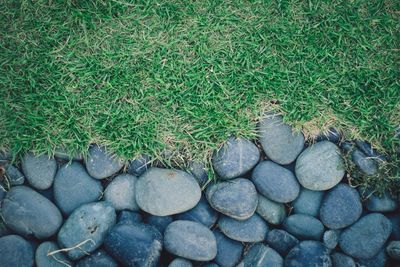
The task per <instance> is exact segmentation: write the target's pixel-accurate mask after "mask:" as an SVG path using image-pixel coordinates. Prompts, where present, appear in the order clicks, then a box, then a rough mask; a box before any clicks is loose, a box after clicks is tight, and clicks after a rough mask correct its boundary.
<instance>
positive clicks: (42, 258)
mask: <svg viewBox="0 0 400 267" xmlns="http://www.w3.org/2000/svg"><path fill="white" fill-rule="evenodd" d="M59 249H60V248H59V247H58V245H57V244H56V243H55V242H49V241H47V242H43V243H42V244H40V245H39V246H38V248H37V249H36V252H35V263H36V266H38V267H65V266H66V264H68V265H70V266H72V263H71V261H70V260H69V259H68V258H67V256H66V255H65V253H64V252H58V253H55V254H53V255H48V254H49V253H51V252H54V251H57V250H59Z"/></svg>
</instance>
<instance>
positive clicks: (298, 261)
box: [285, 240, 332, 267]
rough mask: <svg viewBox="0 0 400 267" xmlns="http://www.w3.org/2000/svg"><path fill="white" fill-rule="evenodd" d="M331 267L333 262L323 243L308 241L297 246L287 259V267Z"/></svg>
mask: <svg viewBox="0 0 400 267" xmlns="http://www.w3.org/2000/svg"><path fill="white" fill-rule="evenodd" d="M292 266H293V267H294V266H296V267H311V266H318V267H331V266H332V260H331V258H330V256H329V249H327V248H326V247H325V246H324V245H323V244H322V243H321V242H318V241H312V240H307V241H303V242H300V243H299V244H298V245H297V246H295V247H294V248H293V249H292V250H291V251H290V252H289V254H288V255H287V257H286V258H285V267H292Z"/></svg>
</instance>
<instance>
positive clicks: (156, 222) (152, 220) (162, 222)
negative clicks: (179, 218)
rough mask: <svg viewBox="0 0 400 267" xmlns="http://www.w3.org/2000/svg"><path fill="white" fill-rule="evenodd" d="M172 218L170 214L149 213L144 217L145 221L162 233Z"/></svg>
mask: <svg viewBox="0 0 400 267" xmlns="http://www.w3.org/2000/svg"><path fill="white" fill-rule="evenodd" d="M172 221H173V219H172V217H171V216H155V215H149V216H147V217H146V222H147V223H148V224H151V225H153V226H154V227H155V228H157V230H158V231H159V232H160V233H161V234H163V233H164V231H165V229H166V228H167V226H168V225H169V224H170V223H172Z"/></svg>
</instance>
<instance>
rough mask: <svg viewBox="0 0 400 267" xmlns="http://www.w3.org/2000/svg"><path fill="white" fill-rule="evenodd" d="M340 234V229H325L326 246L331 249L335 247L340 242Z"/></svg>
mask: <svg viewBox="0 0 400 267" xmlns="http://www.w3.org/2000/svg"><path fill="white" fill-rule="evenodd" d="M339 235H340V231H339V230H327V231H325V232H324V236H323V237H322V240H323V241H324V245H325V247H327V248H329V249H334V248H335V247H336V246H337V244H338V242H339Z"/></svg>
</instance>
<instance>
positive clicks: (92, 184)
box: [53, 162, 103, 215]
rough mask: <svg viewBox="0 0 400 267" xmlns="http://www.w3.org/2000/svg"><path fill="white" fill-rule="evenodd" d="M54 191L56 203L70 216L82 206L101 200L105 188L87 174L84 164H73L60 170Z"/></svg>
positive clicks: (66, 165)
mask: <svg viewBox="0 0 400 267" xmlns="http://www.w3.org/2000/svg"><path fill="white" fill-rule="evenodd" d="M53 191H54V200H55V203H56V204H57V206H58V207H59V208H60V210H61V211H62V212H63V213H64V214H66V215H69V214H71V213H72V212H73V211H74V210H75V209H76V208H78V207H80V206H81V205H83V204H86V203H90V202H93V201H97V200H99V199H100V198H101V196H102V191H103V187H102V186H101V183H100V181H98V180H95V179H93V178H92V177H90V176H89V175H88V174H87V172H86V170H85V168H84V167H83V166H82V164H80V163H78V162H73V163H72V164H65V165H64V166H62V167H61V168H60V169H59V170H58V172H57V175H56V178H55V180H54V186H53Z"/></svg>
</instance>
